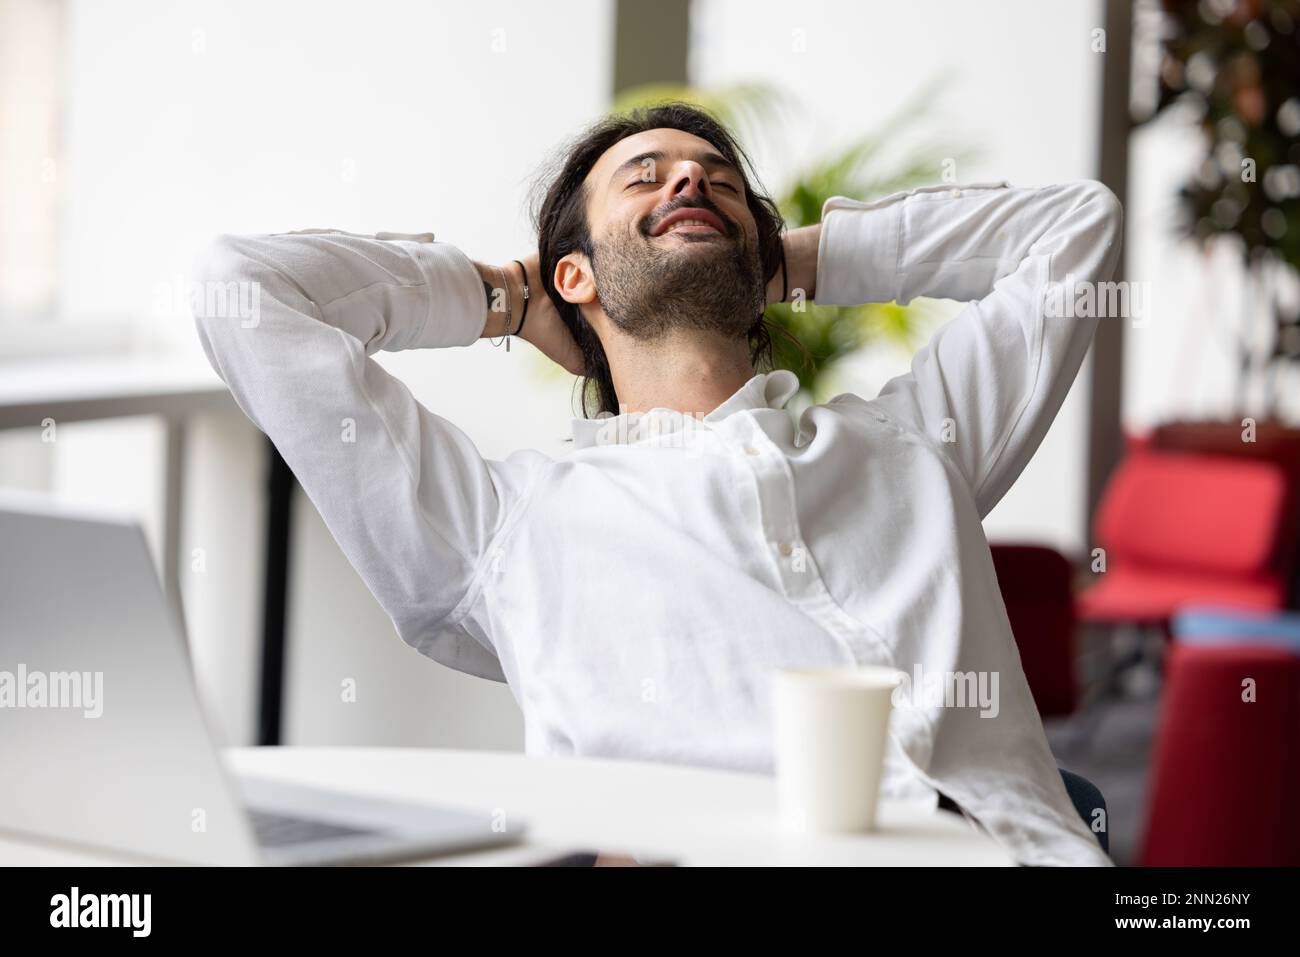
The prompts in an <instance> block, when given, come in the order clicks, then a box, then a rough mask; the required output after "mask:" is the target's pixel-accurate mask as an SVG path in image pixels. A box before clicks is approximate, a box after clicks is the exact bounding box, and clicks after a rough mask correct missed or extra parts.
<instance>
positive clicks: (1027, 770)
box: [196, 181, 1121, 864]
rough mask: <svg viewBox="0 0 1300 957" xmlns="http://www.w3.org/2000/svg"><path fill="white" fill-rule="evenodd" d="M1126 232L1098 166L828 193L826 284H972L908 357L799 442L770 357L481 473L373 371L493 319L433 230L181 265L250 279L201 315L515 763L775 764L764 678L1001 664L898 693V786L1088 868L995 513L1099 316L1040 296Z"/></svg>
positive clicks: (892, 778)
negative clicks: (256, 311) (1081, 174)
mask: <svg viewBox="0 0 1300 957" xmlns="http://www.w3.org/2000/svg"><path fill="white" fill-rule="evenodd" d="M1120 233H1121V212H1120V207H1119V204H1118V202H1117V201H1116V199H1115V197H1114V195H1113V194H1112V193H1111V192H1110V191H1109V190H1107V189H1106V188H1105V187H1104V186H1102V185H1100V184H1098V183H1094V182H1087V181H1085V182H1076V183H1070V184H1066V185H1058V186H1047V187H1042V188H1032V189H1018V188H1008V187H1007V186H1006V184H983V185H976V186H969V187H961V188H953V187H944V188H927V189H915V190H911V191H907V192H901V193H897V194H895V195H892V196H889V197H887V198H884V199H880V200H876V201H873V202H858V201H854V200H850V199H845V198H842V197H835V198H833V199H831V200H829V201H828V202H827V204H826V206H825V209H824V210H823V219H822V233H821V240H820V248H819V256H818V264H817V287H816V297H817V302H819V303H828V304H834V305H848V304H856V303H863V302H875V301H880V302H888V301H890V300H897V301H898V302H900V303H907V302H909V301H910V300H911V299H912V298H913V297H916V296H931V297H939V298H948V299H957V300H970V303H969V305H967V306H966V307H965V308H964V309H963V310H962V312H961V313H960V315H958V316H957V317H956V318H955V319H954V320H953V321H951V322H950V323H948V324H947V325H946V326H944V327H943V328H942V329H941V330H940V331H939V332H938V333H937V334H936V335H935V336H934V338H933V339H932V341H931V342H930V343H929V344H928V345H927V346H926V347H925V348H924V349H922V350H921V351H920V352H919V353H918V354H917V356H916V357H915V359H914V361H913V363H912V368H911V372H910V373H909V374H907V375H903V376H900V377H898V378H896V379H894V380H892V381H890V382H889V383H888V384H887V385H886V386H885V388H884V389H883V390H882V391H881V393H880V395H879V396H877V397H876V398H875V399H872V400H870V401H867V400H864V399H862V398H859V397H857V396H854V395H841V396H838V397H836V398H835V399H832V400H831V401H829V402H827V403H825V404H822V405H816V406H813V407H812V408H809V409H808V410H807V411H806V412H804V413H803V415H802V416H801V417H800V419H799V422H798V423H797V426H796V423H795V422H793V421H792V417H791V416H790V414H789V413H788V412H786V411H785V410H784V409H783V406H784V405H785V403H786V401H787V400H788V399H789V398H790V397H791V395H792V394H793V393H794V392H795V391H796V388H797V383H796V380H795V377H794V376H793V374H791V373H789V372H786V371H778V372H773V373H770V374H766V375H756V376H754V377H753V378H752V379H751V380H750V381H749V382H748V383H746V384H745V385H744V386H743V387H742V388H741V389H740V390H739V391H738V392H736V394H735V395H733V396H732V397H731V398H729V399H728V400H727V401H725V402H724V403H723V404H722V405H720V406H719V407H718V408H717V409H715V410H714V411H713V412H712V413H710V414H709V415H707V416H705V417H704V418H703V419H702V420H695V419H692V418H690V417H687V416H683V415H681V414H680V413H677V412H673V411H671V410H666V409H655V410H652V411H650V412H647V413H644V414H635V413H633V414H627V415H623V416H618V417H615V418H610V419H605V420H603V421H602V420H582V419H577V420H574V422H573V434H574V440H575V441H574V449H573V451H572V452H571V453H569V454H567V455H564V456H560V457H555V458H552V457H551V456H548V455H545V454H542V453H541V452H537V451H531V450H529V451H520V452H516V453H514V454H512V455H510V456H509V457H508V458H506V459H505V460H503V461H495V460H487V459H484V458H483V457H482V456H480V454H479V453H478V451H477V450H476V449H475V447H474V444H473V443H472V442H471V441H470V439H469V438H468V437H467V436H466V435H465V434H464V433H463V432H461V431H460V430H459V429H458V428H456V426H454V425H453V424H452V423H450V422H448V421H446V420H445V419H442V418H440V417H439V416H437V415H436V414H434V413H433V412H430V411H429V410H427V409H425V408H424V407H423V406H421V405H420V404H419V403H418V402H416V401H415V399H414V398H413V397H412V396H411V393H410V391H409V390H408V389H407V388H406V386H405V385H403V384H402V383H401V382H400V381H398V380H397V379H395V378H393V377H392V376H390V375H389V374H388V373H387V372H385V371H384V370H383V369H382V368H380V366H379V364H378V363H376V362H374V361H373V360H371V359H370V358H369V356H370V355H371V354H372V353H374V352H376V351H377V350H380V349H387V350H402V349H417V348H437V347H447V346H464V345H468V344H470V343H473V342H474V341H475V340H476V339H477V338H478V337H479V334H480V333H481V332H482V329H483V324H484V313H485V308H484V296H483V288H482V284H481V281H480V279H479V274H478V272H477V270H476V269H475V268H474V266H473V265H472V263H471V262H470V260H469V259H468V258H467V257H466V256H465V254H464V253H462V252H461V251H460V250H458V249H457V248H456V247H455V246H452V245H450V244H447V243H440V242H431V241H424V242H418V241H411V240H409V239H398V240H393V239H388V240H380V239H376V238H370V237H362V236H356V235H353V234H348V233H342V232H338V231H323V232H309V233H291V234H273V235H264V236H223V237H219V238H217V239H216V240H215V241H213V242H212V243H211V244H210V246H209V247H208V248H207V249H205V251H204V253H203V254H202V256H201V259H200V260H199V264H198V275H197V276H196V279H197V280H199V281H204V282H207V281H220V282H230V281H237V282H252V283H258V284H260V285H259V286H258V287H257V288H258V289H259V290H260V300H259V308H260V315H258V316H257V317H256V322H253V321H251V320H248V319H240V318H239V317H238V316H236V315H226V316H217V315H212V316H203V315H200V316H199V317H198V319H197V322H198V329H199V334H200V337H201V339H202V342H203V346H204V349H205V350H206V352H207V355H208V357H209V359H210V361H211V362H212V364H213V367H214V368H215V369H216V370H217V372H218V373H219V374H220V375H221V377H222V378H223V379H224V380H225V381H226V382H227V383H228V384H229V386H230V389H231V391H232V392H233V394H234V396H235V398H236V400H237V401H238V403H239V405H240V407H241V408H242V409H243V410H244V411H245V412H246V413H247V415H248V416H249V418H250V419H252V421H253V422H254V423H255V424H256V425H257V426H258V427H259V428H261V429H262V430H263V431H264V432H266V433H267V435H269V436H270V437H271V439H272V440H274V442H275V444H276V445H277V447H278V448H279V450H280V452H281V453H282V454H283V456H284V458H285V460H286V461H287V462H288V464H289V465H290V466H291V467H292V469H293V471H294V473H295V474H296V475H297V477H298V479H299V481H300V482H301V483H302V486H303V488H304V489H305V490H306V492H307V494H308V495H309V496H310V498H311V500H312V502H313V503H314V504H315V505H316V507H317V508H318V509H319V511H320V513H321V515H322V516H323V518H324V520H325V522H326V524H327V525H328V526H329V528H330V531H331V532H332V533H333V535H334V536H335V538H336V539H337V540H338V542H339V544H340V546H341V547H342V549H343V551H344V552H345V553H346V555H347V556H348V558H349V560H350V561H351V562H352V564H353V565H354V566H355V568H356V569H357V571H358V572H359V573H360V574H361V576H362V578H363V579H364V581H365V582H366V584H367V586H368V587H369V588H370V590H371V591H372V592H373V593H374V594H375V596H376V598H377V599H378V600H379V602H380V603H381V605H382V606H383V608H384V609H385V611H386V612H387V613H388V614H389V615H390V616H391V617H392V619H393V622H394V624H395V626H396V628H397V631H398V634H399V635H400V636H401V637H402V639H403V640H404V641H406V642H407V643H408V644H410V645H411V646H413V647H414V648H416V649H417V650H419V651H420V652H422V653H424V654H425V655H428V656H429V657H431V658H433V659H435V660H437V661H440V662H442V663H443V664H446V665H448V666H450V667H452V668H456V669H459V670H461V671H465V672H468V673H470V674H474V675H480V676H482V677H485V678H492V679H496V680H505V681H506V682H508V683H509V686H510V689H511V691H512V692H513V694H514V697H515V699H516V700H517V701H518V703H519V707H520V708H521V710H522V712H523V718H524V725H525V738H526V750H527V752H528V753H529V754H534V755H600V756H607V757H620V758H636V759H642V760H651V761H662V762H676V763H683V764H695V765H708V766H714V767H721V768H732V769H744V770H750V771H759V772H768V773H770V772H771V770H772V732H771V724H770V712H769V696H770V694H771V679H772V674H773V671H774V669H776V668H778V667H780V666H789V665H805V666H808V665H851V664H855V663H863V664H865V663H870V664H884V665H890V666H893V667H896V668H899V669H901V670H902V671H904V672H905V673H907V674H908V675H909V676H913V675H916V668H917V666H920V667H921V669H922V675H933V674H939V675H940V676H941V677H942V676H945V675H952V674H955V673H984V674H985V675H994V674H996V676H997V682H998V684H997V692H998V695H997V707H996V715H995V716H994V715H993V714H992V711H993V709H992V708H988V707H985V708H977V707H972V706H968V707H957V706H951V707H949V706H944V704H943V702H937V703H936V702H928V703H927V702H925V701H923V700H922V701H920V702H919V703H917V699H916V698H913V699H910V700H911V701H912V702H913V703H912V704H910V705H909V706H905V707H899V708H896V709H895V711H894V714H893V716H892V718H891V726H890V748H889V753H888V755H887V759H886V769H885V779H884V785H883V793H885V794H887V795H890V796H913V797H916V796H923V797H927V798H928V799H930V800H935V799H937V794H936V791H942V792H943V793H945V794H947V795H948V796H950V797H951V798H952V799H953V800H954V801H956V802H957V803H958V804H959V805H960V806H961V807H962V808H963V809H964V810H965V811H966V812H967V813H968V814H969V815H970V816H971V817H972V818H974V819H975V820H976V821H977V822H978V823H979V824H980V825H981V826H983V827H984V828H986V829H987V830H988V832H989V833H990V834H992V835H993V837H994V838H995V839H997V840H998V841H1000V842H1001V843H1002V844H1003V845H1004V846H1005V847H1006V848H1007V849H1008V850H1009V852H1010V853H1011V854H1012V856H1014V857H1015V859H1016V860H1018V861H1019V862H1021V863H1024V864H1104V863H1109V858H1107V857H1106V856H1105V855H1104V854H1103V853H1102V852H1101V850H1100V848H1099V846H1098V844H1097V841H1096V839H1095V837H1094V835H1093V834H1092V833H1091V831H1090V830H1089V828H1088V827H1086V826H1085V825H1084V823H1083V822H1082V820H1081V819H1080V817H1079V815H1078V813H1077V812H1076V811H1075V809H1074V806H1073V805H1072V804H1071V803H1070V800H1069V798H1068V796H1067V794H1066V792H1065V789H1064V786H1063V784H1062V782H1061V779H1060V776H1059V774H1058V770H1057V765H1056V762H1055V760H1054V759H1053V757H1052V754H1051V752H1050V751H1049V749H1048V745H1047V741H1046V738H1045V735H1044V733H1043V727H1042V723H1041V721H1040V719H1039V717H1038V713H1037V711H1036V709H1035V707H1034V702H1033V699H1032V697H1031V696H1030V692H1029V688H1028V686H1027V684H1026V681H1025V677H1024V673H1023V671H1022V669H1021V666H1020V660H1019V656H1018V653H1017V651H1016V644H1015V641H1014V640H1013V638H1012V635H1011V630H1010V626H1009V624H1008V621H1007V617H1006V612H1005V609H1004V607H1003V603H1002V599H1001V596H1000V593H999V590H998V583H997V578H996V576H995V574H994V570H993V564H992V559H991V557H990V553H989V548H988V544H987V542H986V540H985V537H984V532H983V528H982V525H981V519H982V518H983V517H984V516H985V515H986V514H987V513H988V512H989V510H990V509H992V507H993V506H994V505H995V504H996V503H997V501H998V500H999V499H1000V498H1001V497H1002V495H1003V494H1004V493H1005V492H1006V490H1007V488H1008V487H1010V485H1011V483H1012V482H1013V481H1014V480H1015V478H1016V477H1017V475H1018V474H1019V473H1020V471H1021V469H1022V468H1023V467H1024V465H1025V463H1026V461H1027V460H1028V459H1029V457H1030V456H1031V455H1032V453H1033V452H1034V450H1035V449H1036V448H1037V446H1038V444H1039V442H1040V441H1041V439H1042V437H1043V435H1044V433H1045V432H1046V431H1047V428H1048V425H1049V424H1050V422H1051V420H1052V418H1053V416H1054V415H1055V414H1056V411H1057V409H1058V408H1059V406H1060V404H1061V401H1062V400H1063V398H1064V397H1065V394H1066V392H1067V390H1068V389H1069V387H1070V383H1071V381H1072V379H1073V378H1074V376H1075V374H1076V372H1077V370H1078V368H1079V365H1080V363H1081V361H1082V359H1083V357H1084V354H1085V352H1086V351H1087V349H1088V345H1089V342H1090V340H1091V337H1092V333H1093V330H1094V328H1095V325H1096V320H1095V319H1085V318H1075V317H1073V316H1071V317H1070V318H1055V317H1053V316H1049V315H1048V312H1049V310H1048V309H1047V308H1046V307H1045V302H1046V301H1047V298H1048V296H1047V294H1048V291H1049V283H1056V282H1065V281H1066V280H1067V277H1071V278H1072V280H1073V281H1074V282H1076V283H1084V282H1092V281H1103V280H1108V279H1109V278H1110V274H1111V272H1112V270H1113V269H1114V265H1115V262H1116V257H1117V254H1118V250H1119V243H1120ZM423 238H424V239H426V240H427V239H428V238H429V237H423ZM1053 288H1056V287H1053ZM1058 291H1059V288H1058ZM345 420H351V425H352V429H351V433H352V438H353V440H352V441H347V440H345V438H344V436H345V435H346V429H345V425H346V424H347V423H346V422H345ZM981 713H984V714H986V715H988V716H986V717H981Z"/></svg>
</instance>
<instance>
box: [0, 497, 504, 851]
mask: <svg viewBox="0 0 1300 957" xmlns="http://www.w3.org/2000/svg"><path fill="white" fill-rule="evenodd" d="M0 769H3V771H2V774H3V778H4V785H3V787H0V832H9V833H11V834H14V835H16V836H19V837H24V838H37V839H43V840H52V841H56V842H60V843H70V844H73V845H77V846H88V847H94V848H101V849H104V850H107V851H113V852H119V853H122V854H126V855H130V856H133V857H139V858H143V859H147V860H152V861H170V862H178V863H191V864H215V865H251V864H271V865H310V864H367V863H379V862H385V861H395V860H402V859H411V858H417V857H429V856H436V855H439V854H445V853H451V852H461V851H467V850H472V849H478V848H486V847H490V846H495V845H501V844H505V843H509V842H514V841H517V840H518V839H519V838H520V837H521V836H522V834H523V829H522V827H520V826H518V825H514V824H513V823H512V826H511V828H510V832H509V833H508V834H507V833H504V832H501V831H500V830H497V829H494V828H493V821H492V817H491V815H490V813H487V812H485V813H483V814H481V815H480V814H476V813H470V812H463V811H460V810H451V809H446V808H438V807H433V806H425V805H422V804H414V803H404V802H398V801H388V800H378V799H375V798H371V797H366V796H363V795H359V794H348V793H344V792H336V791H330V790H323V789H319V788H314V787H306V786H299V785H291V784H287V783H281V782H278V781H273V780H269V779H260V778H245V777H238V776H235V775H233V774H231V773H230V772H229V771H228V769H227V768H226V767H225V765H224V764H223V762H222V760H221V757H220V752H219V751H218V748H217V745H216V740H215V738H214V735H213V733H212V730H211V727H210V725H209V723H208V722H207V720H206V719H205V714H204V710H203V707H202V705H201V703H200V700H199V694H198V691H197V688H196V685H195V681H194V675H193V673H192V669H191V664H190V657H189V649H188V645H187V643H186V640H185V636H184V634H183V628H182V625H181V622H180V621H179V620H178V619H177V617H176V615H175V613H174V612H173V610H172V609H171V608H170V607H169V605H168V603H167V602H166V600H165V598H164V596H163V591H162V587H161V584H160V582H159V579H158V576H157V574H156V573H155V570H154V566H153V562H152V560H151V558H150V555H149V551H148V548H147V546H146V543H145V538H144V535H143V533H142V531H141V529H140V527H139V525H138V524H136V523H135V522H134V521H132V520H130V519H124V518H122V517H115V516H112V515H107V514H102V513H91V512H87V511H85V510H78V509H73V508H69V507H67V506H65V505H61V504H59V503H57V502H56V501H54V500H52V499H50V498H47V497H43V496H38V495H30V494H26V493H12V492H5V493H0Z"/></svg>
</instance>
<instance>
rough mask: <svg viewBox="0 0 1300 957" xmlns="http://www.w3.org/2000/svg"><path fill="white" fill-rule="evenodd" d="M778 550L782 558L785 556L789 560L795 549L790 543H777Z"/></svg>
mask: <svg viewBox="0 0 1300 957" xmlns="http://www.w3.org/2000/svg"><path fill="white" fill-rule="evenodd" d="M776 550H777V551H778V552H780V553H781V554H782V556H784V557H785V558H789V557H790V555H791V553H792V552H793V551H794V549H793V548H791V547H790V543H789V542H777V543H776Z"/></svg>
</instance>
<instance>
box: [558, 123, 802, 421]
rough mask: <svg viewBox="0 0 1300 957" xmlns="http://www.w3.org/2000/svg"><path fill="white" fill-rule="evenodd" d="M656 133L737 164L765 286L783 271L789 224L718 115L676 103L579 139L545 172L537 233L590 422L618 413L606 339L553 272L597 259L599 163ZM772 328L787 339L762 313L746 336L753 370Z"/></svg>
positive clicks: (768, 354) (765, 362)
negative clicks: (576, 353) (590, 183)
mask: <svg viewBox="0 0 1300 957" xmlns="http://www.w3.org/2000/svg"><path fill="white" fill-rule="evenodd" d="M656 129H674V130H681V131H683V132H685V133H690V134H692V135H694V136H698V137H699V138H700V139H702V140H705V141H706V142H708V143H709V144H710V145H711V146H713V148H714V149H716V150H717V151H718V152H719V153H720V154H722V155H723V156H724V157H726V158H727V160H728V161H729V162H730V163H731V164H732V165H733V166H735V168H736V169H737V170H738V171H739V172H740V175H741V177H742V179H744V181H745V199H746V203H747V205H748V206H749V211H750V214H751V215H753V217H754V223H755V224H756V225H757V226H758V254H759V259H760V263H761V267H762V268H761V272H762V275H763V282H764V285H766V284H767V283H768V282H770V281H771V279H772V277H773V276H775V275H776V271H777V270H778V269H780V268H781V245H782V242H783V236H782V233H783V231H784V229H785V221H784V220H783V219H782V218H781V213H780V211H779V210H778V209H777V206H776V203H774V202H773V201H772V199H771V198H770V197H769V196H767V194H766V193H764V192H763V190H762V187H761V185H759V188H757V189H756V188H755V186H754V184H756V183H757V180H758V178H757V175H756V174H754V168H753V164H752V163H751V162H750V159H749V156H748V155H747V154H746V153H745V151H744V149H742V148H741V146H740V144H739V143H738V142H737V141H736V139H735V137H733V136H732V135H731V133H730V132H729V131H728V130H727V128H726V127H724V126H723V125H722V124H721V123H720V122H718V120H717V119H716V118H714V117H713V116H712V115H710V114H709V113H707V112H705V111H704V110H701V109H699V108H697V107H695V106H691V105H690V104H688V103H680V102H670V103H663V104H660V105H657V106H653V107H645V108H641V109H636V110H633V111H631V112H629V113H614V114H610V115H608V116H606V117H604V118H603V119H601V120H599V121H598V122H596V123H595V124H593V125H592V126H590V127H588V128H587V129H586V130H584V131H583V132H582V133H580V134H579V135H578V136H577V137H576V138H574V139H573V140H572V141H571V142H569V143H568V144H567V145H566V146H565V147H563V148H562V149H561V150H560V152H559V153H558V154H557V156H556V158H555V159H553V160H552V161H551V163H550V164H549V165H548V167H547V168H546V169H544V170H543V173H542V176H541V177H540V178H539V180H538V182H537V185H536V186H535V188H534V190H535V191H534V205H533V222H534V225H535V226H536V227H537V252H538V259H539V260H540V261H541V271H542V285H543V286H544V287H545V289H546V294H547V295H548V296H550V297H551V302H553V303H554V304H555V308H556V309H557V310H559V313H560V316H561V318H562V319H563V320H564V323H565V325H566V326H568V327H569V331H570V332H571V333H573V338H574V339H575V340H576V341H577V343H578V347H579V348H580V349H581V350H582V359H583V374H582V381H581V385H580V389H581V396H582V414H583V415H584V416H587V417H589V418H590V417H591V416H593V415H599V414H600V413H603V412H609V413H616V412H617V411H618V394H617V393H616V392H615V391H614V380H613V378H612V376H611V375H610V371H609V361H608V360H607V359H606V357H605V349H604V347H603V346H602V345H601V343H600V338H599V337H598V336H597V335H596V332H595V330H594V329H592V328H591V326H590V324H589V323H588V322H587V320H586V319H584V318H583V317H582V311H581V310H580V309H579V308H578V306H577V305H576V304H574V303H570V302H566V301H565V300H564V298H563V297H562V296H560V294H559V293H558V292H557V291H556V289H555V266H556V264H557V263H558V262H559V261H560V260H561V259H562V258H564V257H565V256H567V255H568V254H569V253H572V252H582V253H585V254H586V255H587V257H588V258H589V259H590V258H591V257H592V256H593V247H592V242H591V229H590V226H589V224H588V222H587V193H586V189H585V188H584V180H585V179H586V176H587V174H588V173H589V172H591V168H592V167H593V166H595V165H596V161H597V160H598V159H600V157H601V155H602V154H603V153H604V152H605V151H606V150H608V149H609V148H610V147H611V146H613V145H614V144H615V143H617V142H619V141H620V140H624V139H627V138H628V137H629V136H635V135H636V134H637V133H644V132H645V131H647V130H656ZM751 176H752V177H753V181H752V182H751ZM774 330H775V331H777V332H778V334H782V335H788V333H786V332H785V330H784V329H783V328H782V327H780V326H775V325H774V324H770V323H769V322H768V321H767V320H766V319H764V317H763V314H762V313H761V312H760V313H759V314H758V315H757V316H756V317H755V318H754V322H753V324H752V325H751V326H750V327H749V330H748V331H747V332H746V337H747V339H748V342H749V349H750V361H751V362H753V364H754V367H755V369H766V368H771V366H772V332H773V331H774Z"/></svg>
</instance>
